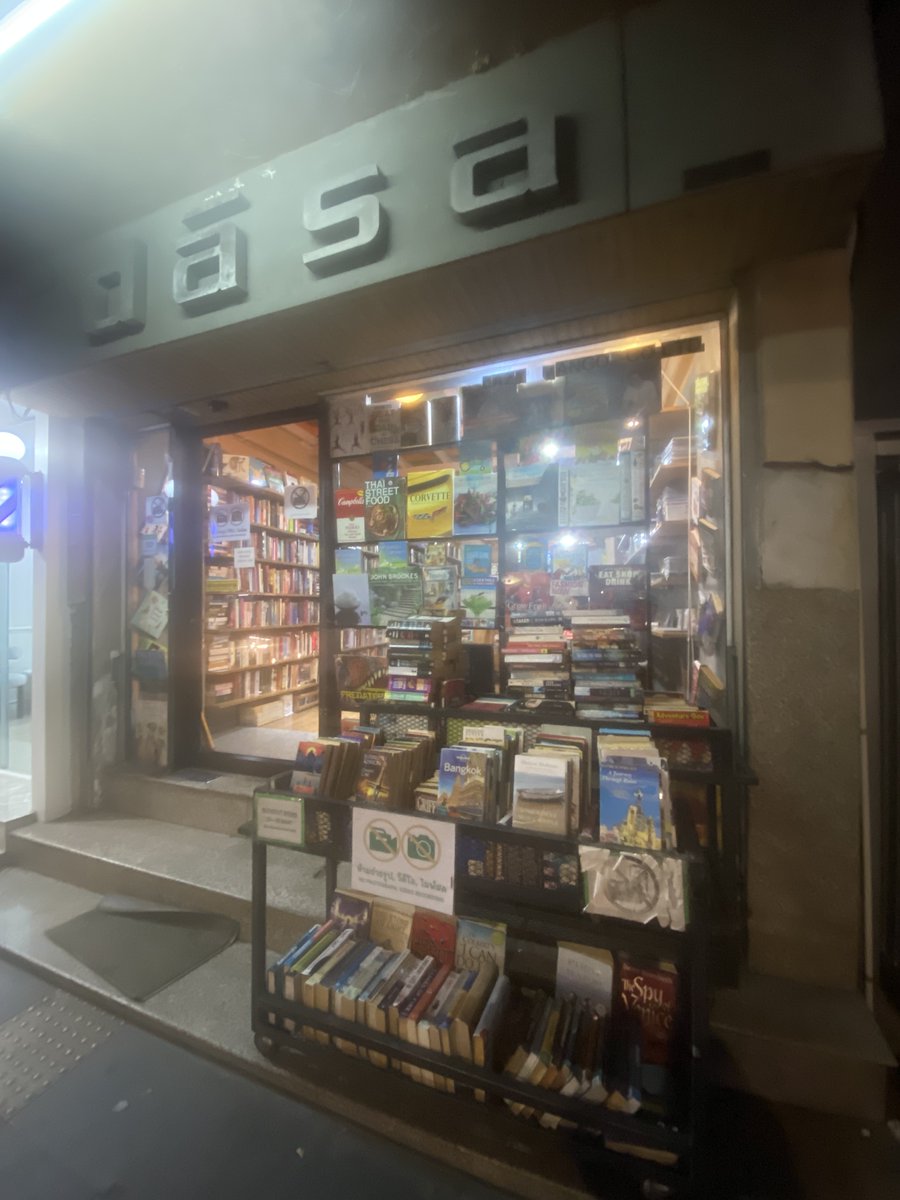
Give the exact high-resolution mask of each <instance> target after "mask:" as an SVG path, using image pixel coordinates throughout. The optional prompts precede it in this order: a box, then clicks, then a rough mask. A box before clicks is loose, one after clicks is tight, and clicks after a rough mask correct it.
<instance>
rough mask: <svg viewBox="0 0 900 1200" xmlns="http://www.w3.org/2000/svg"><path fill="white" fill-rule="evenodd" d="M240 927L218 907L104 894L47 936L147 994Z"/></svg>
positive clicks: (134, 994) (135, 993)
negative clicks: (200, 907) (177, 905)
mask: <svg viewBox="0 0 900 1200" xmlns="http://www.w3.org/2000/svg"><path fill="white" fill-rule="evenodd" d="M239 928H240V927H239V925H238V923H237V921H234V920H232V919H231V917H223V916H220V915H219V914H218V913H206V912H191V911H188V910H186V909H179V908H170V907H168V906H166V905H163V904H152V903H149V902H146V901H142V900H135V899H133V898H132V897H130V896H104V897H103V899H102V900H101V901H100V903H99V904H98V905H97V907H96V908H94V909H91V911H90V912H86V913H82V914H81V915H80V916H78V917H73V919H72V920H71V921H66V922H64V924H62V925H57V926H55V928H53V929H49V930H48V931H47V937H49V938H50V940H51V941H52V942H55V943H56V945H57V946H60V947H61V948H62V949H63V950H67V951H68V952H69V954H71V955H72V956H73V957H74V958H77V959H78V961H79V962H80V963H84V965H85V966H86V967H90V969H91V970H92V971H93V972H94V973H95V974H97V975H99V976H100V977H101V978H102V979H105V980H106V981H107V982H108V983H111V984H112V985H113V987H115V988H118V990H119V991H120V992H122V993H123V994H124V995H126V996H130V997H131V999H132V1000H147V999H149V997H150V996H153V995H155V994H156V993H157V992H159V991H162V989H163V988H164V987H168V985H169V984H170V983H174V982H175V980H176V979H181V978H182V976H184V975H187V974H188V973H189V972H190V971H193V970H194V969H195V968H196V967H199V966H201V965H202V964H203V963H205V962H208V961H209V959H211V958H213V957H214V956H215V955H216V954H219V953H220V952H221V951H222V950H224V949H225V948H226V947H227V946H230V945H231V943H232V942H233V941H234V940H235V939H236V938H237V936H238V933H239Z"/></svg>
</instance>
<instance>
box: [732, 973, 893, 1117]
mask: <svg viewBox="0 0 900 1200" xmlns="http://www.w3.org/2000/svg"><path fill="white" fill-rule="evenodd" d="M711 1024H712V1034H713V1037H714V1039H715V1040H716V1041H717V1043H718V1046H717V1050H718V1054H717V1057H716V1060H715V1065H714V1071H715V1075H716V1078H717V1080H718V1082H719V1083H720V1084H722V1085H723V1086H726V1087H732V1088H737V1089H739V1090H740V1091H744V1092H751V1093H753V1094H754V1095H756V1096H761V1097H762V1098H763V1099H765V1100H769V1101H773V1102H777V1103H783V1104H792V1105H796V1106H798V1107H800V1108H807V1109H812V1110H814V1111H816V1112H824V1113H833V1114H837V1115H839V1116H850V1117H856V1118H858V1119H859V1120H864V1121H872V1122H876V1121H883V1120H884V1118H885V1113H886V1107H887V1099H888V1091H889V1083H890V1077H891V1073H892V1071H893V1070H894V1069H895V1068H896V1065H897V1064H896V1060H895V1058H894V1056H893V1054H892V1053H891V1049H890V1046H889V1045H888V1043H887V1041H886V1040H885V1038H884V1036H883V1035H882V1033H881V1031H880V1029H879V1027H878V1024H877V1022H876V1020H875V1017H874V1015H873V1013H872V1012H870V1010H869V1009H868V1008H867V1006H866V1003H865V1000H864V999H863V997H862V996H861V995H860V994H858V993H856V992H849V991H841V990H838V989H830V988H817V987H812V986H810V985H808V984H800V983H795V982H793V981H792V980H787V979H777V978H775V977H773V976H767V975H756V974H753V973H752V972H745V973H744V974H743V975H742V977H741V981H740V986H739V987H737V988H726V989H722V990H720V991H718V992H717V993H716V995H715V999H714V1002H713V1006H712V1013H711Z"/></svg>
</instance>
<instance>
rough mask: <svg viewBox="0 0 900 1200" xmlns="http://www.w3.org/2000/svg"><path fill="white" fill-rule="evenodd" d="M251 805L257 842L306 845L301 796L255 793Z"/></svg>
mask: <svg viewBox="0 0 900 1200" xmlns="http://www.w3.org/2000/svg"><path fill="white" fill-rule="evenodd" d="M253 805H254V811H255V813H256V836H257V838H258V839H259V841H261V842H274V843H275V844H276V845H280V846H304V845H305V844H306V825H305V816H306V810H305V808H304V805H303V797H302V796H283V795H275V794H273V793H272V792H255V793H254V795H253Z"/></svg>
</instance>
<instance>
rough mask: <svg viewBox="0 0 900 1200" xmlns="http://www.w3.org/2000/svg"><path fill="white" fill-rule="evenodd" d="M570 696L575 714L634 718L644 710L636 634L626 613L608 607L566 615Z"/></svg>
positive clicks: (636, 718)
mask: <svg viewBox="0 0 900 1200" xmlns="http://www.w3.org/2000/svg"><path fill="white" fill-rule="evenodd" d="M571 622H572V695H573V697H574V699H575V706H576V711H577V713H578V715H579V716H583V717H586V718H591V719H595V720H611V719H612V720H639V719H640V717H641V715H642V712H643V686H642V684H641V676H640V668H641V662H642V654H641V648H640V642H639V637H638V633H637V631H636V630H634V629H633V628H632V627H631V621H630V619H629V617H628V616H626V615H625V614H624V613H620V612H611V611H609V610H607V609H583V610H582V611H580V612H575V613H572V614H571Z"/></svg>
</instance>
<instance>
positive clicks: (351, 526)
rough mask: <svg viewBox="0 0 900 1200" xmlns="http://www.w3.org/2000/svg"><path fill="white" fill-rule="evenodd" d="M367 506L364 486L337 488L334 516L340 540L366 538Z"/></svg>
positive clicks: (354, 540)
mask: <svg viewBox="0 0 900 1200" xmlns="http://www.w3.org/2000/svg"><path fill="white" fill-rule="evenodd" d="M365 513H366V506H365V500H364V497H363V490H362V488H337V489H336V490H335V493H334V518H335V525H336V527H337V540H338V541H339V542H364V541H365V540H366V523H365Z"/></svg>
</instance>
